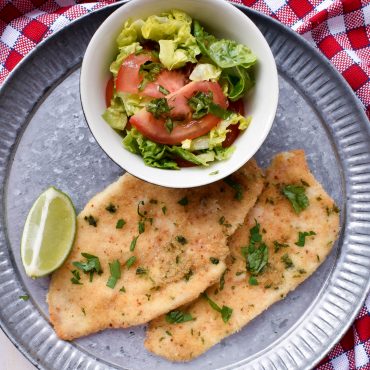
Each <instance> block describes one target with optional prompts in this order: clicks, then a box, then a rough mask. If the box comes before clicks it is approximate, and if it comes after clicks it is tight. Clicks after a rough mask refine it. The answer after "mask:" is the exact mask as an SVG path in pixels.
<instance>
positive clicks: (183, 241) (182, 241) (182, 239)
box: [176, 235, 188, 245]
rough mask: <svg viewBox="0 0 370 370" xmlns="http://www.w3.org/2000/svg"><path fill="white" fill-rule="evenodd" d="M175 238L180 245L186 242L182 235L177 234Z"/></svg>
mask: <svg viewBox="0 0 370 370" xmlns="http://www.w3.org/2000/svg"><path fill="white" fill-rule="evenodd" d="M176 240H177V241H178V242H179V243H180V244H181V245H185V244H187V242H188V241H187V240H186V238H184V237H183V236H182V235H177V236H176Z"/></svg>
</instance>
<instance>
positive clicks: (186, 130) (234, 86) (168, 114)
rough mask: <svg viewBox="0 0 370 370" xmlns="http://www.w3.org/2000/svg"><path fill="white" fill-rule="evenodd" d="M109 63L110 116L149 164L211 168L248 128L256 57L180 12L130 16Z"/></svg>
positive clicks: (125, 140)
mask: <svg viewBox="0 0 370 370" xmlns="http://www.w3.org/2000/svg"><path fill="white" fill-rule="evenodd" d="M117 48H118V52H117V56H116V59H115V60H114V61H113V62H112V64H111V65H110V72H111V73H112V78H111V80H110V81H109V82H108V85H107V89H106V103H107V109H106V111H105V112H104V114H103V118H104V119H105V121H106V122H107V123H108V124H109V125H110V126H111V127H112V128H113V129H115V130H117V132H119V133H120V134H121V135H122V137H123V145H124V147H125V148H126V149H127V150H129V151H130V152H132V153H134V154H137V155H140V156H141V157H142V158H143V160H144V162H145V164H146V165H148V166H151V167H156V168H162V169H179V168H180V167H187V166H208V165H209V164H211V163H212V162H215V161H221V160H225V159H227V158H229V157H230V156H231V155H232V153H233V151H234V146H233V143H234V141H235V140H236V138H237V137H238V136H239V134H240V133H241V132H242V131H244V130H246V129H247V128H248V125H249V123H250V121H251V117H244V104H243V97H245V96H246V94H247V93H248V92H249V91H250V90H251V89H252V88H253V86H254V83H255V80H254V66H255V64H256V62H257V60H256V57H255V55H253V53H252V52H251V50H250V49H248V47H246V46H245V45H242V44H239V43H237V42H235V41H233V40H227V39H218V38H216V37H215V36H214V35H212V34H210V33H208V32H207V31H206V30H205V29H204V28H203V26H202V25H201V24H200V23H199V22H198V21H196V20H193V19H192V18H191V17H190V16H189V15H187V14H186V13H184V12H183V11H181V10H176V9H173V10H170V11H168V12H165V13H161V14H159V15H152V16H150V17H148V18H147V19H145V20H143V19H137V20H130V19H129V20H127V21H126V22H125V24H124V27H123V29H122V31H121V32H120V34H119V35H118V37H117Z"/></svg>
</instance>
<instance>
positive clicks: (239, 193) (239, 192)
mask: <svg viewBox="0 0 370 370" xmlns="http://www.w3.org/2000/svg"><path fill="white" fill-rule="evenodd" d="M224 182H225V183H226V184H227V185H229V186H230V187H231V188H232V189H234V191H235V194H234V199H237V200H242V199H243V192H244V189H243V186H242V185H241V184H239V183H238V182H236V181H235V180H233V179H232V177H230V176H228V177H226V178H224Z"/></svg>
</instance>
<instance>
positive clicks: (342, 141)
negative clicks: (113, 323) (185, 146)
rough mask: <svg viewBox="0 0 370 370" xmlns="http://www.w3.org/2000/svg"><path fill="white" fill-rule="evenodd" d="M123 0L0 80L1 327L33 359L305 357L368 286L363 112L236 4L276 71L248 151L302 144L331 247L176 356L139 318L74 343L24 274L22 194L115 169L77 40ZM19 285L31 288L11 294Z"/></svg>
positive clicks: (303, 49)
mask: <svg viewBox="0 0 370 370" xmlns="http://www.w3.org/2000/svg"><path fill="white" fill-rule="evenodd" d="M121 5H122V4H115V5H112V6H109V7H107V8H105V9H103V10H99V11H97V12H95V13H92V14H90V15H88V16H85V17H83V18H81V19H80V20H78V21H76V22H74V23H73V24H71V25H70V26H69V27H67V28H65V29H63V30H62V31H60V32H58V33H56V34H55V35H54V36H52V37H50V38H49V39H48V40H47V41H45V42H43V43H42V44H40V46H38V47H37V48H36V49H35V51H33V52H32V53H31V54H30V55H29V56H28V57H27V58H26V59H25V60H24V61H23V62H22V63H21V64H20V65H19V66H18V67H17V68H16V70H15V71H14V72H13V73H12V75H11V76H10V78H9V79H8V80H7V82H6V83H5V85H4V86H3V87H2V89H1V91H0V153H1V154H0V181H1V184H2V192H1V194H0V197H1V206H2V211H1V222H0V324H1V327H2V329H3V330H4V331H5V333H6V334H7V335H8V336H9V338H10V339H11V340H12V341H13V342H14V343H15V345H16V346H18V348H19V349H20V351H21V352H22V353H23V354H24V355H25V356H26V357H27V358H28V359H29V360H30V361H31V362H32V363H34V364H35V365H36V366H37V367H39V368H40V369H57V370H61V369H89V370H92V369H94V370H98V369H99V370H103V369H126V368H127V369H140V370H144V369H158V370H159V369H175V370H177V369H185V370H187V369H216V368H217V369H231V368H243V369H244V368H251V369H264V370H270V369H275V370H276V369H310V368H312V366H314V365H315V364H316V363H317V362H318V361H319V360H320V359H321V358H322V357H323V356H324V355H325V353H326V352H327V351H328V350H329V349H330V348H331V347H332V346H333V345H334V344H335V343H336V342H337V341H338V340H339V339H340V338H341V336H342V335H343V334H344V332H345V331H346V329H347V328H348V326H349V325H350V323H351V322H352V321H353V319H354V317H355V315H356V313H357V312H358V310H359V309H360V307H361V305H362V303H363V301H364V299H365V296H366V292H367V291H368V290H369V284H370V140H369V139H370V135H369V133H370V132H369V122H368V121H367V119H366V117H365V115H364V113H363V111H362V109H361V107H360V105H359V103H358V101H357V100H356V98H355V96H354V95H353V93H352V92H351V91H350V89H349V88H348V86H347V85H346V83H345V81H344V80H343V79H342V78H341V76H340V75H339V74H338V73H337V72H336V71H335V70H334V69H333V68H332V67H331V66H330V64H329V63H328V62H327V61H326V60H325V59H324V58H323V57H321V56H320V55H319V54H318V53H317V52H316V51H315V50H314V49H313V48H312V47H311V46H309V45H308V44H307V43H306V42H305V41H303V39H302V38H300V37H299V36H297V35H295V34H294V33H293V32H292V31H291V30H289V29H287V28H285V27H283V26H282V25H280V24H279V23H277V22H275V21H274V20H272V19H270V18H268V17H266V16H263V15H261V14H258V13H256V12H254V11H252V10H249V9H247V8H245V7H242V6H240V7H239V9H240V10H241V11H243V12H244V13H245V14H247V15H248V16H249V17H250V18H251V19H252V20H253V21H254V22H255V23H256V24H257V26H258V27H259V28H260V29H261V31H262V32H263V34H264V35H265V37H266V39H267V41H268V42H269V44H270V46H271V48H272V51H273V53H274V55H275V58H276V63H277V66H278V69H279V78H280V100H279V107H278V111H277V115H276V119H275V122H274V126H273V129H272V131H271V133H270V135H269V136H268V138H267V140H266V142H265V143H264V145H263V146H262V148H261V149H260V150H259V152H258V154H257V159H258V161H259V163H260V164H261V165H263V166H266V165H267V164H268V163H269V161H270V159H271V158H272V156H273V155H274V154H276V153H277V152H280V151H283V150H288V149H294V148H303V149H305V151H306V154H307V157H308V161H309V164H310V167H311V169H312V171H313V172H314V174H315V176H316V177H317V178H318V179H319V181H320V182H321V183H322V184H323V185H324V187H325V189H326V190H327V192H328V193H329V194H331V195H332V196H333V197H334V199H335V200H336V202H337V204H338V205H339V206H340V209H341V228H342V229H341V236H340V238H339V240H338V242H337V243H336V246H335V247H334V250H333V252H332V253H331V254H330V256H329V258H328V259H327V260H326V261H325V263H324V264H323V265H322V266H321V267H320V268H319V270H318V271H317V272H316V273H315V274H314V275H313V276H312V277H310V278H309V279H308V280H307V281H306V282H305V283H304V284H302V285H301V286H300V287H299V288H298V289H297V290H295V291H294V292H292V293H291V294H289V295H288V296H287V298H286V299H284V300H283V301H281V302H279V303H277V304H275V305H274V306H272V307H271V308H269V309H268V310H267V311H266V312H264V313H263V314H262V315H260V316H259V317H258V318H256V319H255V320H254V321H253V322H251V323H250V324H249V325H248V326H247V327H246V328H244V329H243V330H242V331H241V332H239V333H238V334H236V335H233V336H231V337H229V338H227V339H225V340H224V341H222V342H221V343H220V344H218V345H216V346H215V347H213V348H212V349H211V350H210V351H208V352H207V353H206V354H204V355H203V356H201V357H199V358H198V359H196V360H194V361H192V362H189V363H186V364H174V363H170V362H167V361H165V360H163V359H161V358H158V357H156V356H154V355H152V354H150V353H148V352H147V351H146V350H145V348H144V346H143V339H144V337H145V327H144V326H141V327H136V328H133V329H127V330H106V331H104V332H102V333H99V334H96V335H91V336H89V337H86V338H82V339H79V340H76V341H74V342H72V343H67V342H63V341H61V340H59V339H58V338H57V337H56V335H55V333H54V331H53V329H52V327H51V325H50V323H49V321H48V310H47V305H46V303H45V296H46V293H47V288H48V279H47V278H45V279H39V280H34V281H33V280H31V279H29V278H27V277H26V276H25V274H24V272H23V268H22V265H21V261H20V256H19V255H20V253H19V244H20V236H21V232H22V228H23V223H24V220H25V218H26V214H27V212H28V210H29V208H30V206H31V205H32V203H33V201H34V200H35V198H36V197H37V196H38V195H39V193H40V192H41V191H42V190H43V189H45V188H46V187H48V186H50V185H55V186H57V187H59V188H61V189H63V190H64V191H66V192H67V193H69V194H70V195H71V196H72V198H73V200H74V202H75V204H76V206H77V209H78V210H80V209H81V208H82V207H83V205H84V204H85V203H86V201H87V200H88V199H89V198H90V197H91V196H92V195H93V194H95V193H96V192H98V191H99V190H101V189H103V188H104V187H105V186H106V185H107V184H109V183H110V182H112V181H114V180H115V179H116V178H117V177H118V176H119V175H120V174H121V173H122V169H121V168H119V167H117V165H115V164H114V163H113V162H112V161H111V160H110V159H109V158H108V157H107V156H106V155H105V154H104V152H102V150H101V149H100V147H99V146H98V145H97V144H96V143H95V141H94V139H93V138H92V136H91V134H90V132H89V130H88V128H87V125H86V123H85V121H84V118H83V114H82V110H81V105H80V99H79V68H80V64H81V60H82V57H83V54H84V50H85V48H86V46H87V44H88V42H89V40H90V38H91V36H92V34H93V33H94V31H95V30H96V29H97V27H98V26H99V25H100V24H101V22H102V21H103V20H104V19H105V18H106V17H107V16H108V15H109V14H110V13H111V12H112V11H113V10H115V9H116V8H117V7H118V6H121ZM123 6H124V4H123ZM220 18H221V15H220ZM220 21H221V20H220ZM22 294H29V295H30V300H29V301H27V302H24V301H22V300H20V299H19V296H20V295H22Z"/></svg>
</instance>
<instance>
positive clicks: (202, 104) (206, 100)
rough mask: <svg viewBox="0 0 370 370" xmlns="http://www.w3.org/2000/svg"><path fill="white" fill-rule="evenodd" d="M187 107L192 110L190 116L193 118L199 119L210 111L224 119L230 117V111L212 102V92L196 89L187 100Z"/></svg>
mask: <svg viewBox="0 0 370 370" xmlns="http://www.w3.org/2000/svg"><path fill="white" fill-rule="evenodd" d="M188 105H189V107H190V108H191V109H192V110H193V114H192V117H193V118H194V119H200V118H202V117H204V116H205V115H207V114H208V113H211V114H213V115H215V116H216V117H219V118H222V119H226V118H228V117H230V115H231V114H232V112H230V111H228V110H226V109H224V108H222V107H220V106H219V105H218V104H216V103H214V102H213V93H212V92H211V91H209V92H203V91H198V92H196V93H195V94H194V95H193V96H192V97H191V98H190V99H189V100H188Z"/></svg>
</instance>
